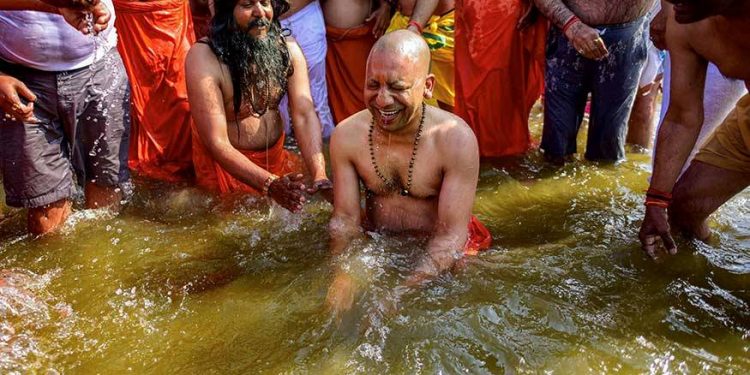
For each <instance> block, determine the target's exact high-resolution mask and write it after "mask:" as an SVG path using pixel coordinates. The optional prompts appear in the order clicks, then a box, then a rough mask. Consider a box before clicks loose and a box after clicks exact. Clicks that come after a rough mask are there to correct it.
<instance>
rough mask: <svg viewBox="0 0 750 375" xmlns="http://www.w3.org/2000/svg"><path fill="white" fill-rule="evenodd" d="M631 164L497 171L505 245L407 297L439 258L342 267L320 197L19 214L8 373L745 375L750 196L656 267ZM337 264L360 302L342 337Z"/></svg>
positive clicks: (641, 161) (397, 254)
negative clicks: (57, 221)
mask: <svg viewBox="0 0 750 375" xmlns="http://www.w3.org/2000/svg"><path fill="white" fill-rule="evenodd" d="M537 121H538V120H537ZM536 126H537V128H536V129H537V133H538V126H539V125H536ZM584 140H585V135H582V138H581V141H580V142H581V144H583V143H584V142H585V141H584ZM628 157H629V160H628V161H626V162H624V163H622V164H620V165H619V166H616V167H613V166H606V165H598V164H596V163H589V162H583V161H577V162H573V163H571V164H569V165H566V166H565V167H563V168H560V169H554V168H550V167H548V166H546V165H545V164H544V163H543V162H541V157H540V156H539V155H538V154H532V155H530V156H529V157H528V158H526V160H523V161H522V163H521V165H520V166H516V167H504V168H501V167H499V166H497V165H490V164H487V165H483V166H482V169H481V181H480V184H479V186H478V192H477V198H476V203H475V207H474V213H475V214H476V215H477V216H478V217H479V218H480V219H481V220H482V221H483V222H484V223H485V225H487V227H488V228H489V229H490V231H491V232H492V234H493V236H494V242H493V248H492V249H491V250H489V251H487V252H484V253H482V254H480V255H478V256H476V257H471V258H466V259H465V260H464V262H463V264H462V265H461V266H459V267H457V269H456V270H454V271H453V272H452V273H451V274H448V275H444V276H443V277H441V278H440V279H438V280H437V281H435V282H434V283H432V284H431V285H430V286H428V287H426V288H424V289H422V290H419V291H416V292H414V293H409V294H405V295H403V296H401V297H400V298H393V292H394V290H395V288H396V287H397V286H398V285H400V283H401V282H402V281H403V280H404V279H405V278H406V277H408V275H410V272H411V270H412V269H413V267H414V263H415V261H416V260H415V258H416V257H417V256H418V255H419V254H421V252H422V251H423V248H424V241H421V240H415V239H404V238H398V237H393V236H384V235H378V234H370V235H368V236H367V238H366V239H365V240H362V241H361V242H358V243H357V244H356V246H353V249H352V251H351V252H349V253H347V254H346V256H344V257H343V258H340V259H339V258H337V259H333V258H332V257H331V256H330V255H329V253H328V251H329V250H328V240H329V237H328V235H327V232H326V224H327V220H328V218H329V217H330V211H331V207H330V206H329V205H328V204H327V203H324V202H321V201H317V200H315V201H313V202H312V204H310V205H308V206H306V208H305V210H304V212H303V214H302V215H301V216H302V218H303V219H301V220H300V219H298V217H297V216H295V215H291V214H288V213H286V212H285V211H282V210H280V209H278V208H276V207H274V208H271V207H270V206H269V205H268V204H267V202H265V200H263V199H241V200H239V201H237V202H234V203H233V204H231V205H227V204H224V203H221V202H218V201H217V200H215V199H212V198H211V197H207V196H205V195H203V194H202V193H200V192H197V191H195V190H190V189H187V190H185V189H182V188H175V187H169V186H166V187H160V188H155V187H149V188H147V189H146V188H143V187H141V188H140V189H139V190H138V191H137V192H136V194H135V196H134V197H133V199H132V201H131V202H130V204H129V205H128V206H126V208H125V210H124V211H123V212H122V213H121V214H119V215H117V216H106V215H101V216H98V215H99V214H98V213H95V212H87V211H78V212H82V213H78V212H77V213H76V215H81V217H80V218H79V219H78V220H77V221H76V222H75V223H73V224H71V225H70V226H68V227H67V228H66V230H64V231H62V232H60V233H57V234H52V235H48V236H44V237H42V238H37V239H34V238H30V237H28V236H25V235H24V234H23V233H24V219H25V218H24V217H23V215H10V216H9V218H8V219H7V220H5V221H4V222H2V224H0V269H11V270H12V272H14V273H19V274H22V275H26V276H24V280H31V281H23V282H21V283H15V284H14V287H15V288H16V289H14V290H13V292H8V293H5V294H3V293H2V292H0V301H1V302H0V313H4V314H7V315H3V316H2V318H3V319H2V320H0V321H2V323H0V343H5V344H3V345H5V346H2V347H1V348H0V349H1V350H6V351H8V350H9V351H10V352H11V353H12V354H11V355H10V357H9V356H7V355H5V356H3V354H4V353H5V352H2V351H0V361H2V360H3V359H6V358H10V361H11V362H6V363H4V364H2V365H0V366H5V367H0V372H13V371H16V372H34V371H36V372H43V371H45V370H46V369H55V370H57V371H59V372H63V373H120V372H128V371H130V372H135V373H173V372H185V373H198V372H221V373H237V374H240V373H368V374H369V373H378V372H380V373H397V374H400V373H409V374H411V373H521V374H526V373H542V372H545V373H547V372H549V373H572V374H578V373H615V372H616V373H624V374H630V373H639V374H640V373H747V372H748V371H750V359H749V358H750V356H748V352H750V311H748V306H750V295H749V294H748V285H750V254H748V252H747V249H748V248H750V225H748V222H747V219H746V218H747V217H750V203H749V202H750V195H749V194H750V193H748V192H745V193H742V194H740V195H739V196H738V197H736V198H735V199H733V200H732V201H730V202H729V203H728V204H726V205H725V206H723V207H722V208H721V209H720V210H719V211H718V212H717V213H716V214H715V215H714V216H713V217H712V219H711V227H712V229H713V230H714V232H715V234H716V241H714V242H712V243H711V244H701V243H697V242H694V241H690V240H686V239H679V240H678V246H679V248H680V253H679V254H678V255H676V256H674V257H670V258H667V259H665V260H663V262H662V263H654V262H652V261H650V260H648V259H647V258H646V257H645V256H644V255H643V254H642V252H641V250H640V245H639V243H638V240H637V232H638V227H639V224H640V220H641V218H642V215H643V205H642V191H643V190H644V189H645V188H646V185H647V177H648V175H649V171H650V160H649V157H648V156H647V155H638V154H629V155H628ZM269 212H271V214H270V215H269ZM89 215H90V217H89ZM113 239H116V241H113ZM338 267H341V268H344V269H346V270H347V271H348V272H350V273H351V274H352V275H353V277H354V279H355V281H356V283H357V286H358V293H357V294H356V295H355V299H354V303H353V306H352V309H351V311H349V312H348V313H347V314H345V315H344V316H343V318H342V319H341V321H340V322H337V321H336V320H335V319H332V316H331V314H330V312H328V311H327V310H326V306H325V299H326V294H327V291H328V288H329V286H330V283H331V279H332V274H333V273H334V270H335V269H336V268H338ZM34 280H43V281H41V282H40V283H39V284H34V282H33V281H34ZM2 290H5V289H2ZM391 302H392V303H391ZM3 303H5V304H3ZM389 303H390V306H389ZM3 306H10V307H8V308H4V307H3ZM57 306H63V307H65V306H67V308H64V309H63V310H67V311H69V315H67V316H65V314H60V313H58V312H57V310H56V307H57ZM391 306H395V307H396V308H395V309H391ZM6 316H12V318H11V320H8V321H9V322H10V323H6V320H5V319H6ZM11 337H19V338H17V339H14V340H15V341H13V342H16V343H18V344H17V345H15V346H14V345H13V344H9V343H10V342H11V341H12V339H11ZM8 363H10V364H8Z"/></svg>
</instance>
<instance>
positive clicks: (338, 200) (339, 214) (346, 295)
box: [326, 121, 362, 318]
mask: <svg viewBox="0 0 750 375" xmlns="http://www.w3.org/2000/svg"><path fill="white" fill-rule="evenodd" d="M353 126H356V125H355V124H347V121H344V122H342V123H341V124H339V125H338V126H337V127H336V129H335V130H334V131H333V136H332V137H331V165H332V167H333V178H334V184H333V195H334V203H333V215H332V216H331V221H330V223H329V224H328V230H329V233H330V236H331V244H330V246H331V254H332V256H333V265H332V266H333V273H334V277H333V281H332V282H331V286H330V287H329V288H328V295H327V296H326V305H327V306H328V308H329V309H330V310H331V311H332V312H333V313H334V314H335V315H336V316H337V317H339V318H340V315H341V314H342V313H343V312H345V311H347V310H349V309H350V308H351V306H352V304H353V302H354V294H355V291H356V290H355V289H356V285H355V282H354V279H353V278H352V277H351V275H349V273H348V272H346V270H344V269H342V268H341V266H340V264H339V262H338V261H339V259H340V255H342V254H344V253H345V252H346V251H347V250H348V249H349V246H351V244H352V242H353V241H354V240H355V239H357V238H361V237H362V229H361V217H360V212H361V210H360V203H359V202H360V196H359V176H358V175H357V170H356V169H355V166H354V163H353V155H356V153H357V152H358V151H359V150H357V149H356V148H355V147H354V146H352V145H353V144H354V143H355V142H352V139H355V137H356V134H355V133H356V132H352V131H351V130H355V129H353V128H352V127H353Z"/></svg>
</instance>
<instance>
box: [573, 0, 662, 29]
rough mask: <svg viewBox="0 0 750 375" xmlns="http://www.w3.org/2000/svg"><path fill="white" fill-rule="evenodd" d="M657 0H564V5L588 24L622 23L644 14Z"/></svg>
mask: <svg viewBox="0 0 750 375" xmlns="http://www.w3.org/2000/svg"><path fill="white" fill-rule="evenodd" d="M654 1H659V0H617V1H612V0H566V1H565V5H567V6H568V8H570V10H571V11H573V13H574V14H575V15H576V16H578V18H580V19H581V21H583V22H584V23H585V24H587V25H589V26H603V25H614V24H622V23H628V22H632V21H635V20H637V19H639V18H641V17H643V16H645V15H646V14H647V13H648V11H649V10H650V9H651V7H652V6H653V4H654Z"/></svg>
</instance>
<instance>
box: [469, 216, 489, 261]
mask: <svg viewBox="0 0 750 375" xmlns="http://www.w3.org/2000/svg"><path fill="white" fill-rule="evenodd" d="M490 244H492V235H491V234H490V231H489V230H488V229H487V227H485V226H484V224H482V222H481V221H479V219H477V217H476V216H474V215H471V220H469V235H468V238H467V239H466V245H464V254H465V255H477V254H478V253H479V251H481V250H487V249H489V247H490Z"/></svg>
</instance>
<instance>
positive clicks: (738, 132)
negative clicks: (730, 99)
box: [695, 94, 750, 173]
mask: <svg viewBox="0 0 750 375" xmlns="http://www.w3.org/2000/svg"><path fill="white" fill-rule="evenodd" d="M695 160H699V161H701V162H704V163H706V164H711V165H713V166H715V167H719V168H722V169H728V170H731V171H736V172H742V173H750V94H745V96H743V97H742V98H741V99H740V100H739V102H737V106H735V107H734V109H733V110H732V112H730V113H729V115H728V116H727V118H726V119H724V122H722V123H721V125H719V126H718V127H717V128H716V130H714V132H713V134H711V136H710V137H709V138H708V140H706V143H705V144H704V145H703V147H701V149H700V151H699V152H698V154H697V155H696V156H695Z"/></svg>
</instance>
